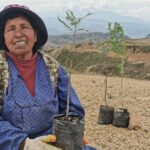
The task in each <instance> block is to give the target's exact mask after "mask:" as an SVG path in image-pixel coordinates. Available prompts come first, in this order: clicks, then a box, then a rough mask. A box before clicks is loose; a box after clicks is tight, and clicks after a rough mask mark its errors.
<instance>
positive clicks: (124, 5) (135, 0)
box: [0, 0, 150, 21]
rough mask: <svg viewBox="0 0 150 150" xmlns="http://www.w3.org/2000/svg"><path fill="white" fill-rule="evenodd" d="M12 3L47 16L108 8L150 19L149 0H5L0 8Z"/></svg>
mask: <svg viewBox="0 0 150 150" xmlns="http://www.w3.org/2000/svg"><path fill="white" fill-rule="evenodd" d="M13 3H18V4H23V5H27V6H28V7H29V8H30V9H32V10H33V11H35V12H37V13H39V14H44V15H49V16H52V15H54V14H58V13H60V12H64V11H65V10H67V9H71V10H75V11H80V10H88V11H99V10H110V11H113V12H116V13H119V14H121V15H128V16H135V17H139V18H143V19H147V20H149V21H150V0H113V1H112V0H7V1H1V2H0V9H2V8H3V7H4V6H6V5H8V4H13Z"/></svg>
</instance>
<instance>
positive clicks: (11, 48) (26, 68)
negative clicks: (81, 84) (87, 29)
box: [0, 5, 94, 150]
mask: <svg viewBox="0 0 150 150" xmlns="http://www.w3.org/2000/svg"><path fill="white" fill-rule="evenodd" d="M47 38H48V34H47V30H46V27H45V24H44V23H43V21H42V19H41V18H40V17H39V16H38V15H37V14H35V13H34V12H32V11H31V10H29V9H28V8H27V7H25V6H20V5H9V6H7V7H5V8H4V9H3V10H2V11H1V12H0V48H1V49H3V50H4V51H3V52H2V54H0V64H1V65H2V64H3V65H4V66H3V67H1V70H0V71H1V72H2V71H3V76H2V73H1V77H0V80H1V81H0V82H1V88H4V90H3V89H1V90H0V150H19V149H20V150H21V149H24V150H34V149H36V150H37V149H39V150H43V149H45V150H53V149H54V150H55V149H56V150H57V149H59V148H57V147H54V146H50V145H49V144H46V143H43V142H41V141H40V140H39V139H41V138H40V137H42V136H43V135H45V136H46V135H49V134H51V133H52V119H53V116H54V115H57V114H63V113H65V110H66V99H67V83H68V76H67V73H66V71H65V70H64V68H63V67H62V66H61V65H59V64H58V63H57V62H56V61H54V60H53V59H52V58H50V57H47V56H46V55H44V54H43V53H42V52H40V51H38V49H40V48H41V47H42V46H43V45H44V44H45V43H46V41H47ZM47 61H48V62H49V64H48V65H47V63H46V62H47ZM2 68H5V69H4V70H2ZM8 71H9V72H8ZM4 81H6V82H4ZM7 82H8V83H7ZM2 83H3V84H4V85H3V84H2ZM70 113H72V114H75V115H78V116H79V117H80V118H83V117H84V110H83V108H82V106H81V104H80V101H79V99H78V97H77V95H76V93H75V91H74V89H73V88H72V87H71V95H70ZM38 141H40V142H38ZM34 144H36V147H35V145H34ZM84 149H91V150H92V149H94V148H90V147H89V146H84Z"/></svg>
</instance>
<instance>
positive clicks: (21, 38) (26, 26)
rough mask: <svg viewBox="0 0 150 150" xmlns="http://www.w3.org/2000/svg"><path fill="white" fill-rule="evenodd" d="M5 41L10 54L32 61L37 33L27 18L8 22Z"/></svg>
mask: <svg viewBox="0 0 150 150" xmlns="http://www.w3.org/2000/svg"><path fill="white" fill-rule="evenodd" d="M4 40H5V45H6V47H7V49H8V51H9V53H11V54H12V55H14V56H15V57H18V58H21V59H30V58H31V57H32V56H33V46H34V44H35V42H36V41H37V33H36V31H35V30H34V29H33V27H32V25H31V24H30V22H29V21H28V20H27V19H26V18H25V17H16V18H13V19H9V20H7V21H6V24H5V28H4Z"/></svg>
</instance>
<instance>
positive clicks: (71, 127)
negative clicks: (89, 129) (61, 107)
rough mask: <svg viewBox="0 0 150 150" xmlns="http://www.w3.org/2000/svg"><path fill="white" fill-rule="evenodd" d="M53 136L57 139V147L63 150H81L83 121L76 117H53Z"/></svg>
mask: <svg viewBox="0 0 150 150" xmlns="http://www.w3.org/2000/svg"><path fill="white" fill-rule="evenodd" d="M53 134H55V135H56V137H57V140H56V146H57V147H59V148H61V149H63V150H83V137H84V120H83V119H79V117H78V116H68V118H66V116H64V115H59V116H55V117H54V119H53Z"/></svg>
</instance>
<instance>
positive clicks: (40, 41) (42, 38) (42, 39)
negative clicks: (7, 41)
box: [0, 7, 48, 48]
mask: <svg viewBox="0 0 150 150" xmlns="http://www.w3.org/2000/svg"><path fill="white" fill-rule="evenodd" d="M13 13H16V14H18V15H20V16H21V15H23V16H24V17H26V18H27V19H28V20H29V22H30V23H31V25H33V26H34V27H35V28H36V32H37V43H36V44H37V47H38V48H41V47H42V46H43V45H44V44H45V43H46V41H47V38H48V33H47V29H46V26H45V24H44V22H43V20H42V19H41V18H40V17H39V16H38V15H37V14H36V13H34V12H33V11H31V10H28V9H24V8H20V7H12V8H8V9H4V10H3V11H2V12H0V30H1V29H4V27H3V26H4V24H5V22H6V21H7V18H8V16H9V15H10V14H13ZM0 33H3V32H0ZM2 38H3V35H0V41H3V40H2ZM3 44H4V43H1V44H0V45H3Z"/></svg>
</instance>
